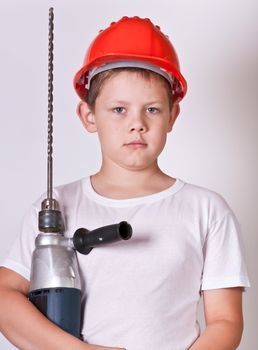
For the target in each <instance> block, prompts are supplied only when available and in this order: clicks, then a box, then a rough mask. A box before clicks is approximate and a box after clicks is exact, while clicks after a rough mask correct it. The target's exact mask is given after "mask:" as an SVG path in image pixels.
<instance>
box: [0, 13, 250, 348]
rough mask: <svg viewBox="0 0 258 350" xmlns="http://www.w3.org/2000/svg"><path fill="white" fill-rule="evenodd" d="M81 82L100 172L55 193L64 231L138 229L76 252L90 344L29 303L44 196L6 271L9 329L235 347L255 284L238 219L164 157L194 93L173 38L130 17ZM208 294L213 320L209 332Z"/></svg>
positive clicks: (30, 335) (31, 339) (90, 58)
mask: <svg viewBox="0 0 258 350" xmlns="http://www.w3.org/2000/svg"><path fill="white" fill-rule="evenodd" d="M74 85H75V89H76V91H77V93H78V94H79V96H80V98H81V102H80V103H79V104H78V108H77V113H78V115H79V117H80V119H81V121H82V123H83V125H84V127H85V128H86V129H87V131H88V132H97V133H98V137H99V141H100V145H101V152H102V164H101V167H100V170H99V171H98V173H96V174H95V175H93V176H91V177H87V178H84V179H82V180H79V181H76V182H74V183H72V184H69V185H65V186H61V187H59V188H57V189H56V191H55V197H56V198H57V200H58V201H59V203H60V204H61V207H62V212H63V214H64V217H65V218H67V219H66V223H65V224H66V229H65V235H66V236H72V235H73V233H74V231H75V230H76V229H77V228H78V227H87V228H88V229H92V228H96V227H99V226H102V225H107V224H111V223H114V222H119V221H121V220H127V221H128V222H130V224H131V225H132V227H133V229H134V235H133V237H132V239H131V240H130V241H129V242H126V243H119V245H113V246H109V247H101V248H98V249H96V250H94V251H93V252H92V253H91V254H90V255H89V256H82V255H80V254H78V260H79V264H80V268H81V273H82V279H83V286H84V298H85V299H86V304H85V310H84V315H83V316H84V317H83V318H84V324H83V327H82V334H83V336H84V339H85V341H86V342H88V343H84V342H82V341H80V340H78V339H75V338H74V337H72V336H70V335H68V334H66V333H65V332H63V331H62V330H60V329H59V328H57V327H56V326H55V325H53V324H52V323H50V322H49V321H48V320H47V319H45V318H44V316H42V315H41V314H40V313H39V312H38V311H37V310H36V309H35V308H34V306H33V305H32V304H31V303H30V302H29V301H28V300H27V299H26V295H27V293H28V287H29V270H30V261H31V253H32V251H33V249H34V239H35V234H36V233H37V213H38V210H39V206H40V203H41V200H39V201H38V202H37V203H36V204H35V205H34V206H33V208H32V210H31V212H30V213H29V214H28V215H27V217H26V219H25V222H24V228H23V231H22V233H21V237H20V240H19V242H18V241H17V243H16V244H15V245H14V247H13V249H12V251H11V252H10V255H9V257H8V258H7V259H6V261H5V262H4V264H3V266H4V267H3V268H2V269H1V271H0V291H1V294H0V296H1V297H0V307H1V310H2V311H1V316H0V326H1V330H2V332H3V333H4V334H5V335H6V336H7V337H8V338H9V339H10V341H12V342H13V343H14V344H15V345H16V346H18V347H19V348H21V349H33V350H35V349H48V350H51V349H53V350H54V349H78V350H79V349H89V350H97V349H99V350H100V349H113V350H114V349H119V348H120V349H121V348H124V349H125V348H126V349H128V350H141V349H142V350H143V349H144V350H146V349H148V350H154V349H155V350H157V349H162V350H186V349H191V350H202V349H205V350H213V349H214V350H215V349H216V350H218V349H219V350H233V349H236V348H237V346H238V344H239V342H240V339H241V334H242V328H243V321H242V309H241V296H242V288H243V287H247V286H249V281H248V277H247V274H246V269H245V265H244V261H243V258H242V253H241V251H242V248H241V242H240V238H239V228H238V224H237V221H236V219H235V217H234V215H233V213H232V211H231V210H230V208H229V207H228V205H227V204H226V203H225V201H224V200H223V199H222V198H221V197H220V196H219V195H217V194H215V193H213V192H211V191H208V190H206V189H203V188H199V187H197V186H193V185H190V184H186V183H184V182H183V181H181V180H179V179H174V178H172V177H170V176H169V175H167V174H165V173H163V172H162V171H161V169H160V168H159V166H158V162H157V159H158V156H159V154H160V153H161V152H162V150H163V148H164V146H165V143H166V136H167V133H168V132H170V131H171V130H172V128H173V125H174V123H175V120H176V118H177V116H178V114H179V101H180V100H181V99H182V98H183V97H184V95H185V93H186V82H185V80H184V78H183V76H182V75H181V73H180V71H179V64H178V60H177V56H176V53H175V51H174V48H173V46H172V45H171V43H170V42H169V40H168V38H167V37H166V36H165V35H164V34H162V33H161V32H160V30H159V28H158V27H156V26H154V25H153V24H152V23H151V22H150V20H148V19H140V18H138V17H133V18H127V17H124V18H122V19H121V20H120V21H118V22H117V23H112V24H111V26H110V27H109V28H107V29H106V30H104V31H102V32H100V34H99V35H98V36H97V38H96V39H95V41H93V43H92V44H91V46H90V48H89V50H88V53H87V55H86V59H85V62H84V66H83V68H82V69H81V70H80V71H79V72H78V73H77V74H76V76H75V79H74ZM200 292H202V294H203V298H204V310H205V318H206V324H207V327H206V329H205V331H204V333H203V334H202V335H201V336H200V335H199V326H198V322H197V320H196V310H197V306H198V302H199V299H200ZM30 329H33V332H28V331H29V330H30ZM90 344H99V345H90Z"/></svg>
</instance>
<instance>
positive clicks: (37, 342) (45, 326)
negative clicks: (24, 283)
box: [0, 290, 111, 350]
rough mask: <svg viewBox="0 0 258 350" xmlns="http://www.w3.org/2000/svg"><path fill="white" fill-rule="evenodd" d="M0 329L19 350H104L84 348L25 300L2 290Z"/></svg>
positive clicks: (84, 345)
mask: <svg viewBox="0 0 258 350" xmlns="http://www.w3.org/2000/svg"><path fill="white" fill-rule="evenodd" d="M0 309H1V315H0V329H1V331H2V333H3V334H4V335H5V336H6V337H7V338H8V339H9V340H10V342H12V343H13V344H14V345H15V346H17V347H18V348H19V349H21V350H45V349H48V350H60V349H62V350H66V349H67V350H71V349H76V350H102V349H103V350H104V349H111V348H107V347H102V346H94V345H89V344H86V343H84V342H82V341H80V340H79V339H77V338H75V337H73V336H71V335H70V334H68V333H66V332H64V331H63V330H62V329H60V328H59V327H57V326H56V325H54V324H53V323H52V322H50V321H49V320H47V318H46V317H44V316H43V315H42V314H41V313H40V312H39V311H38V310H37V309H36V308H35V307H34V306H33V305H32V304H31V302H30V301H29V300H27V298H26V297H25V296H24V295H23V294H22V293H20V292H18V291H15V290H12V291H10V290H6V291H5V290H1V298H0Z"/></svg>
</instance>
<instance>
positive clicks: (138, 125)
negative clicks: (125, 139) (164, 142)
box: [129, 113, 147, 133]
mask: <svg viewBox="0 0 258 350" xmlns="http://www.w3.org/2000/svg"><path fill="white" fill-rule="evenodd" d="M129 129H130V132H139V133H144V132H146V131H147V125H146V122H145V120H144V117H143V116H142V115H141V113H135V115H133V116H131V120H130V124H129Z"/></svg>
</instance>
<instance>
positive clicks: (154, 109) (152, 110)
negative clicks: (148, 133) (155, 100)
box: [147, 107, 160, 114]
mask: <svg viewBox="0 0 258 350" xmlns="http://www.w3.org/2000/svg"><path fill="white" fill-rule="evenodd" d="M147 112H149V113H151V114H157V113H159V112H160V110H159V108H157V107H149V108H147Z"/></svg>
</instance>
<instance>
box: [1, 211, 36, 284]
mask: <svg viewBox="0 0 258 350" xmlns="http://www.w3.org/2000/svg"><path fill="white" fill-rule="evenodd" d="M38 233H39V232H38V211H37V208H36V206H32V207H31V208H30V209H29V211H28V212H27V214H26V215H25V216H24V219H23V222H22V226H21V231H20V233H19V234H18V235H17V237H16V238H15V240H14V242H13V244H12V246H11V249H10V251H9V253H8V254H7V256H6V258H5V259H4V260H3V261H1V263H0V265H1V266H3V267H7V268H8V269H11V270H13V271H15V272H17V273H19V274H20V275H21V276H23V277H24V278H26V279H27V280H30V268H31V258H32V253H33V250H34V247H35V238H36V236H37V234H38Z"/></svg>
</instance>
